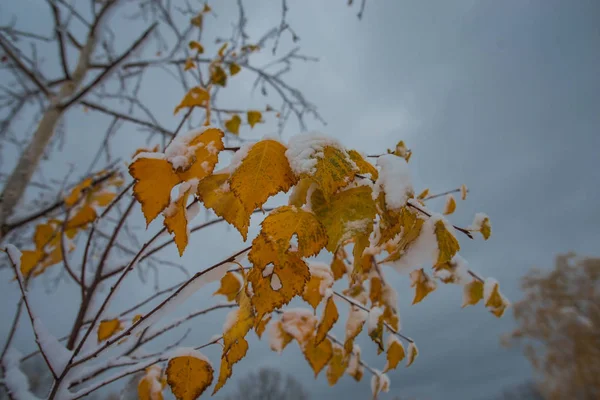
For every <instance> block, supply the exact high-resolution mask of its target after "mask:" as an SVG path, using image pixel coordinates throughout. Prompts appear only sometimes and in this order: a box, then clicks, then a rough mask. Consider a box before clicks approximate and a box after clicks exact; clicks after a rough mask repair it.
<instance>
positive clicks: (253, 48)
mask: <svg viewBox="0 0 600 400" xmlns="http://www.w3.org/2000/svg"><path fill="white" fill-rule="evenodd" d="M258 50H260V47H259V46H258V45H255V44H247V45H245V46H242V51H247V52H249V53H252V52H254V51H258Z"/></svg>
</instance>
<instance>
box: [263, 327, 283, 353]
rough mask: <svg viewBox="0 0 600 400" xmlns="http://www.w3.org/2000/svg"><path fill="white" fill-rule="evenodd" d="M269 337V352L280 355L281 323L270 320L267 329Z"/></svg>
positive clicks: (281, 343)
mask: <svg viewBox="0 0 600 400" xmlns="http://www.w3.org/2000/svg"><path fill="white" fill-rule="evenodd" d="M267 330H268V336H269V347H270V348H271V350H273V351H276V352H277V353H279V354H281V351H282V350H283V332H284V330H283V324H282V322H281V321H276V320H272V321H271V322H269V325H268V327H267Z"/></svg>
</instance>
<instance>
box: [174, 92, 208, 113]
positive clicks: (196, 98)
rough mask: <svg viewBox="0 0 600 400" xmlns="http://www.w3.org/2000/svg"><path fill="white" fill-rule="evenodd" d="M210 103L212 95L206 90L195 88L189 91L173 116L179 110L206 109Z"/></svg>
mask: <svg viewBox="0 0 600 400" xmlns="http://www.w3.org/2000/svg"><path fill="white" fill-rule="evenodd" d="M209 101H210V94H209V93H208V92H207V91H206V89H204V88H202V87H200V86H195V87H193V88H191V89H190V90H189V92H187V93H186V94H185V96H184V97H183V100H181V103H179V105H178V106H177V107H175V111H173V114H177V112H179V110H181V109H182V108H186V107H206V106H207V105H208V103H209Z"/></svg>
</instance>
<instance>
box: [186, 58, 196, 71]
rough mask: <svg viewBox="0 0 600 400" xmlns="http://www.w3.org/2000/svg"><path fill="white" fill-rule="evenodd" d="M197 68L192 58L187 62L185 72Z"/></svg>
mask: <svg viewBox="0 0 600 400" xmlns="http://www.w3.org/2000/svg"><path fill="white" fill-rule="evenodd" d="M193 68H196V63H195V62H194V60H192V59H191V58H190V57H188V59H187V60H185V65H184V66H183V70H184V71H189V70H190V69H193Z"/></svg>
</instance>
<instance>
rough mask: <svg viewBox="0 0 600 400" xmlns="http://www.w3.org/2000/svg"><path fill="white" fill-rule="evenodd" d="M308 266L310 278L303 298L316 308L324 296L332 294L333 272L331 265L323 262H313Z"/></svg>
mask: <svg viewBox="0 0 600 400" xmlns="http://www.w3.org/2000/svg"><path fill="white" fill-rule="evenodd" d="M308 268H309V271H310V280H309V281H308V283H307V284H306V286H305V288H304V292H303V293H302V298H303V299H304V300H305V301H306V302H307V303H308V304H310V305H311V306H312V308H314V309H315V310H316V309H317V307H318V305H319V303H321V300H323V297H330V296H331V294H332V293H331V287H332V286H333V282H334V280H333V273H332V272H331V269H330V268H329V265H327V264H325V263H321V262H311V263H309V264H308Z"/></svg>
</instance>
